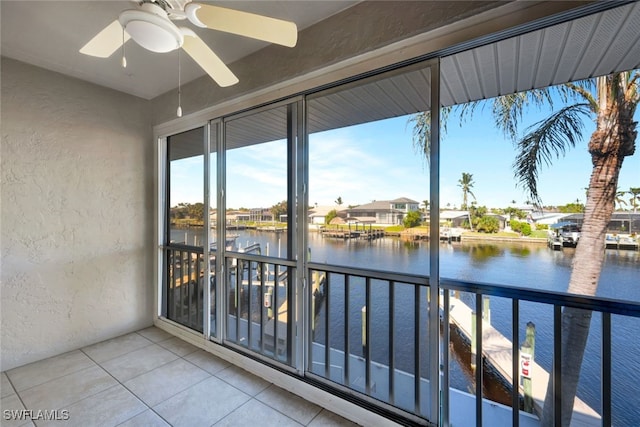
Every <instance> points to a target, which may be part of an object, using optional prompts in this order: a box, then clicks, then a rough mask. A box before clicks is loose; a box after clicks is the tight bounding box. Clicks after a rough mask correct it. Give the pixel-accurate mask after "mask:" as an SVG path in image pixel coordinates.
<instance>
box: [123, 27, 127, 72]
mask: <svg viewBox="0 0 640 427" xmlns="http://www.w3.org/2000/svg"><path fill="white" fill-rule="evenodd" d="M126 53H127V48H126V47H125V39H124V27H122V68H127V55H126Z"/></svg>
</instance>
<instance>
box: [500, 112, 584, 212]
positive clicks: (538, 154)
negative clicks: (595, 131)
mask: <svg viewBox="0 0 640 427" xmlns="http://www.w3.org/2000/svg"><path fill="white" fill-rule="evenodd" d="M590 113H591V110H590V106H589V104H575V105H570V106H567V107H564V108H562V109H560V110H558V111H557V112H555V113H553V114H552V115H551V116H550V117H548V118H546V119H544V120H542V121H540V122H538V123H536V124H534V125H533V126H531V127H529V128H528V129H527V134H526V135H525V136H524V137H523V138H522V139H521V140H520V141H518V143H517V152H518V154H517V155H516V160H515V162H514V165H513V167H514V170H515V177H516V180H517V181H518V183H519V184H521V185H523V186H524V187H525V189H526V190H527V191H528V193H529V195H530V196H531V198H532V199H533V201H534V202H535V203H536V204H538V205H540V204H541V203H542V200H541V199H540V196H539V194H538V186H537V183H538V173H539V170H540V168H541V166H542V165H543V164H544V165H547V166H549V165H550V164H551V162H552V161H553V159H554V158H559V157H560V156H563V155H564V154H565V153H566V151H567V149H568V148H572V147H575V145H576V143H577V142H578V141H580V140H581V139H582V130H583V122H582V116H589V115H590Z"/></svg>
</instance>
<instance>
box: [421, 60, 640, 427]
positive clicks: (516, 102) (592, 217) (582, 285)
mask: <svg viewBox="0 0 640 427" xmlns="http://www.w3.org/2000/svg"><path fill="white" fill-rule="evenodd" d="M639 76H640V74H639V73H638V71H637V70H634V71H627V72H621V73H615V74H612V75H608V76H602V77H597V78H595V79H589V80H585V81H580V82H574V83H567V84H564V85H560V86H554V87H550V88H546V89H534V90H531V91H528V92H520V93H516V94H511V95H505V96H501V97H498V98H494V99H493V100H492V101H482V100H481V101H476V102H472V103H469V104H465V105H462V106H458V107H456V108H459V110H460V111H459V112H460V116H461V117H463V118H464V117H465V115H470V114H472V113H473V111H474V110H475V109H476V108H477V107H478V106H480V105H482V104H485V103H486V102H491V104H492V105H491V107H492V109H493V110H492V111H493V115H494V119H495V123H496V125H497V126H498V127H499V128H500V129H502V130H503V131H504V133H505V135H507V136H508V137H509V138H510V139H512V140H513V141H514V142H515V143H516V148H517V155H516V159H515V162H514V169H515V177H516V180H517V181H518V183H519V184H520V185H522V186H524V187H525V189H526V190H527V191H528V193H529V194H530V196H531V198H532V199H533V201H534V202H535V203H536V204H538V205H542V203H541V202H542V201H541V198H540V195H539V194H538V188H537V181H538V173H539V170H540V167H541V166H542V165H543V164H544V165H550V164H551V163H552V161H553V159H554V158H558V157H559V156H561V155H564V154H565V152H566V150H567V149H569V148H572V147H575V146H576V145H577V144H578V143H579V142H580V141H582V130H583V122H582V120H583V119H584V118H591V119H593V120H594V121H595V124H596V129H595V131H594V132H593V133H592V134H591V138H590V139H589V143H588V145H587V150H588V151H589V153H590V154H591V162H592V172H591V177H590V180H589V187H588V192H587V201H586V205H585V212H584V223H583V225H582V233H581V237H580V244H578V246H577V248H576V252H575V255H574V260H573V264H572V270H571V278H570V279H569V288H568V292H569V293H572V294H582V295H595V293H596V290H597V287H598V279H599V278H600V273H601V271H602V265H603V263H604V251H603V250H602V247H603V244H604V239H605V234H606V227H607V224H608V223H609V221H610V219H611V215H612V213H613V209H614V205H615V195H616V189H617V185H618V177H619V175H620V169H621V167H622V162H623V160H624V158H625V157H627V156H630V155H632V154H633V153H634V151H635V140H636V135H637V131H636V125H637V123H636V122H634V121H633V116H634V114H635V110H636V107H637V105H638V102H639V100H640V99H639V97H640V91H639V90H638V89H639V88H638V79H639V78H640V77H639ZM552 93H555V94H557V95H558V96H559V97H560V99H561V100H562V101H563V102H564V104H565V106H563V107H562V108H560V109H559V110H557V111H554V112H553V113H552V114H551V115H550V116H549V117H548V118H546V119H544V120H542V121H540V122H538V123H536V124H535V125H533V126H532V127H530V128H528V129H527V130H526V134H525V135H524V136H523V137H522V138H519V137H518V124H519V119H521V118H522V115H523V111H524V109H525V107H528V106H538V107H542V106H549V107H551V108H553V99H552ZM445 110H446V111H447V114H446V115H444V117H447V116H448V114H449V113H450V112H451V111H452V108H448V109H445ZM418 116H423V117H422V119H420V120H414V119H412V121H413V122H414V123H415V126H419V125H421V124H422V125H423V126H424V124H427V125H430V122H431V120H430V116H429V113H421V114H419V115H418ZM444 117H443V118H444ZM413 134H414V145H415V146H417V147H422V148H421V151H422V152H428V151H429V149H428V143H429V138H430V128H429V127H428V126H427V127H425V128H423V129H418V130H416V129H415V128H414V133H413ZM421 136H424V137H423V138H420V137H421ZM634 198H635V195H634ZM590 325H591V311H589V310H583V309H575V308H569V307H565V308H564V309H563V312H562V348H561V356H562V362H561V377H562V378H561V381H562V396H561V402H562V408H560V410H561V414H562V425H563V426H568V425H569V424H570V422H571V416H572V413H573V402H574V399H575V395H576V390H577V386H578V379H579V376H580V368H581V366H582V359H583V356H584V350H585V346H586V341H587V337H588V335H589V327H590ZM550 402H553V388H552V382H551V381H550V382H549V386H548V388H547V395H546V398H545V405H544V409H543V413H542V419H541V425H543V426H550V425H553V424H554V422H553V409H554V408H553V407H552V406H553V405H552V404H551V403H550Z"/></svg>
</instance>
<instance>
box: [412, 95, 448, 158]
mask: <svg viewBox="0 0 640 427" xmlns="http://www.w3.org/2000/svg"><path fill="white" fill-rule="evenodd" d="M451 109H452V108H451V107H442V108H441V109H440V137H441V138H442V137H443V136H444V135H445V134H446V133H447V123H448V121H449V120H448V118H449V115H450V114H451ZM410 124H411V125H412V127H413V135H412V139H413V149H414V150H415V152H416V153H417V154H419V155H421V156H423V157H424V159H425V161H426V163H427V164H429V162H430V160H431V157H430V156H431V111H423V112H421V113H417V114H415V115H413V116H411V118H409V120H408V121H407V126H409V125H410Z"/></svg>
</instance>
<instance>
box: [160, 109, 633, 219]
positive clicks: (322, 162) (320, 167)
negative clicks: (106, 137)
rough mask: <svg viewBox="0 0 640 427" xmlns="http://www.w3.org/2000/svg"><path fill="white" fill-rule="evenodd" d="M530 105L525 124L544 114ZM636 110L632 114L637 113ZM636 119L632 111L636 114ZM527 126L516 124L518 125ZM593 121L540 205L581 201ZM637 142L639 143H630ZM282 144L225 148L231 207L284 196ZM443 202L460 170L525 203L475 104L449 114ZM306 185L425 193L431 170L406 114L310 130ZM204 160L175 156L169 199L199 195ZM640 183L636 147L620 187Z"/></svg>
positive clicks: (451, 200) (354, 201)
mask: <svg viewBox="0 0 640 427" xmlns="http://www.w3.org/2000/svg"><path fill="white" fill-rule="evenodd" d="M545 115H546V114H545V112H536V113H535V114H532V115H530V116H528V117H527V119H526V120H525V122H524V123H523V125H525V126H526V125H528V124H532V123H533V122H535V121H537V120H539V119H540V118H542V117H544V116H545ZM637 116H638V115H637ZM636 119H637V118H636ZM525 126H521V129H524V128H525ZM593 127H594V126H593V124H591V123H586V126H585V130H584V141H583V142H582V143H580V144H579V145H578V146H576V147H575V148H574V149H571V150H570V151H568V153H567V154H566V156H565V157H564V158H560V159H557V160H554V162H553V164H552V166H550V167H546V166H544V167H543V168H542V170H541V173H540V179H539V184H538V188H539V192H540V194H541V196H542V201H543V203H544V204H545V205H563V204H566V203H570V202H575V201H576V199H579V201H580V202H581V203H584V201H585V190H584V189H585V188H586V187H587V186H588V182H589V175H590V173H591V160H590V156H589V154H588V152H587V148H586V147H587V141H588V139H589V136H590V134H591V131H592V130H593ZM636 145H637V146H639V145H640V144H639V143H638V142H636ZM285 153H286V144H285V143H284V141H274V142H271V143H266V144H260V145H256V146H251V147H245V148H242V149H236V150H231V151H229V152H228V155H227V166H228V170H229V176H228V178H227V185H228V189H227V198H228V206H229V207H234V208H238V207H270V206H272V205H274V204H275V203H277V202H279V201H281V200H284V199H285V198H286V164H285V163H284V161H283V159H285ZM441 153H442V157H441V198H440V203H441V207H443V208H446V207H447V204H449V206H450V207H454V206H455V207H458V208H459V207H460V205H461V203H462V192H461V190H460V187H459V186H458V180H459V179H460V177H461V175H462V173H463V172H467V173H471V174H472V175H473V181H474V186H473V188H472V191H473V193H474V195H475V196H476V200H477V202H478V204H479V205H485V206H488V207H505V206H508V205H509V204H510V203H511V201H512V200H515V201H516V202H517V204H519V205H520V204H524V202H525V201H526V200H527V199H528V197H527V194H526V193H525V192H524V191H523V190H522V189H521V188H519V187H516V183H515V180H514V177H513V168H512V164H513V160H514V159H515V151H514V149H513V146H512V144H511V142H510V141H508V140H506V139H505V138H504V136H503V135H502V134H501V133H500V132H499V131H498V130H496V129H495V128H494V125H493V122H492V120H491V117H490V115H489V114H488V113H486V112H483V111H480V110H478V111H477V112H476V113H475V115H474V117H473V120H470V121H466V122H465V123H464V124H463V125H462V126H460V125H459V121H458V119H457V118H453V117H452V118H451V119H450V122H449V124H448V130H447V133H446V134H445V135H444V137H443V141H442V147H441ZM310 165H311V166H310V190H309V202H310V203H311V204H312V205H313V204H315V203H317V204H318V205H334V204H335V200H336V199H337V198H338V197H341V198H342V200H343V202H344V206H345V207H346V206H347V205H358V204H363V203H369V202H371V201H372V200H389V199H394V198H398V197H409V198H412V199H414V200H417V201H422V200H425V199H430V197H429V179H428V178H429V171H428V166H427V165H426V163H425V162H424V161H423V160H422V158H421V157H420V156H419V155H418V154H417V153H416V152H415V151H414V148H413V144H412V127H411V124H410V123H408V117H398V118H394V119H387V120H382V121H378V122H373V123H367V124H363V125H358V126H351V127H348V128H342V129H336V130H332V131H327V132H322V133H318V134H314V135H311V136H310ZM201 173H202V162H201V160H196V159H186V160H183V161H180V162H174V166H173V174H174V176H173V180H172V182H173V186H172V187H173V188H172V189H173V191H172V197H171V199H172V200H171V203H172V204H176V203H178V202H180V201H186V202H191V203H193V202H195V201H199V200H201V199H202V196H201V195H202V182H201V178H199V177H198V176H202V175H201ZM632 186H633V187H640V147H639V148H638V149H637V150H636V153H635V154H634V155H633V156H631V157H627V158H626V159H625V161H624V164H623V167H622V171H621V174H620V180H619V188H620V190H628V189H629V187H632Z"/></svg>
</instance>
